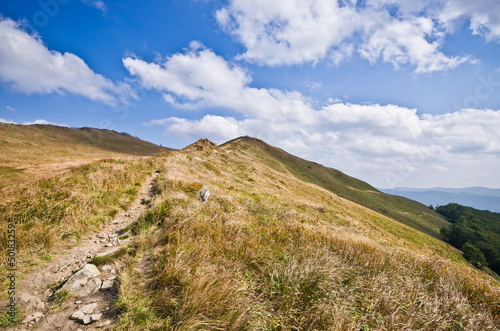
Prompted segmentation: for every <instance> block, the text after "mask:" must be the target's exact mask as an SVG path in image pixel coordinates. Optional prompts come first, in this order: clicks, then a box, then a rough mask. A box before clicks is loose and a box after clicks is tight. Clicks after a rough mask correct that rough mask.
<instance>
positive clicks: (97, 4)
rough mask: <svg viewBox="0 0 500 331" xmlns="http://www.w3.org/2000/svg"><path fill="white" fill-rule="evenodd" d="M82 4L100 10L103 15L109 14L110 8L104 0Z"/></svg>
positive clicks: (83, 0) (89, 0) (93, 0)
mask: <svg viewBox="0 0 500 331" xmlns="http://www.w3.org/2000/svg"><path fill="white" fill-rule="evenodd" d="M82 2H83V3H84V4H86V5H89V6H92V7H94V8H96V9H98V10H100V11H101V12H102V13H103V14H106V13H107V12H108V7H107V6H106V3H105V2H104V1H102V0H82Z"/></svg>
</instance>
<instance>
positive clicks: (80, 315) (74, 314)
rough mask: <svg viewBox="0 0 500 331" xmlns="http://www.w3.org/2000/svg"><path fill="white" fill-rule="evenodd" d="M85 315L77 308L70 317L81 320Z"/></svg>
mask: <svg viewBox="0 0 500 331" xmlns="http://www.w3.org/2000/svg"><path fill="white" fill-rule="evenodd" d="M84 317H85V314H84V313H82V312H81V311H79V310H77V311H75V312H74V313H73V315H71V316H70V319H72V320H75V321H79V320H82V319H83V318H84Z"/></svg>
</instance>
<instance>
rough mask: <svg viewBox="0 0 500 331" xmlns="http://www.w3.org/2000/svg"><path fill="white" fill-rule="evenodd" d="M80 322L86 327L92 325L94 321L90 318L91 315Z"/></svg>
mask: <svg viewBox="0 0 500 331" xmlns="http://www.w3.org/2000/svg"><path fill="white" fill-rule="evenodd" d="M80 322H81V323H82V324H84V325H87V324H90V323H92V319H91V318H90V315H85V316H83V318H82V319H81V320H80Z"/></svg>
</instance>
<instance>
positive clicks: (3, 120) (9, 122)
mask: <svg viewBox="0 0 500 331" xmlns="http://www.w3.org/2000/svg"><path fill="white" fill-rule="evenodd" d="M0 123H7V124H17V123H16V122H14V121H13V120H6V119H4V118H0Z"/></svg>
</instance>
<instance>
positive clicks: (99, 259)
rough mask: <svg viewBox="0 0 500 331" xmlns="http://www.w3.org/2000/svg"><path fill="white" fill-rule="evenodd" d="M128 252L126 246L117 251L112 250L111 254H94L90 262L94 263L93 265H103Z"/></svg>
mask: <svg viewBox="0 0 500 331" xmlns="http://www.w3.org/2000/svg"><path fill="white" fill-rule="evenodd" d="M127 253H128V248H127V247H122V248H120V249H119V250H118V251H116V252H114V253H113V254H108V255H104V256H96V257H94V258H93V259H92V260H90V263H92V264H95V265H98V266H99V265H103V264H107V263H110V262H113V261H115V260H117V259H119V258H120V257H122V256H125V255H126V254H127Z"/></svg>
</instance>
